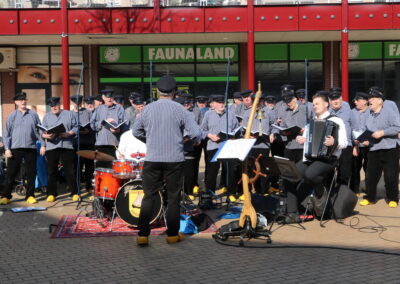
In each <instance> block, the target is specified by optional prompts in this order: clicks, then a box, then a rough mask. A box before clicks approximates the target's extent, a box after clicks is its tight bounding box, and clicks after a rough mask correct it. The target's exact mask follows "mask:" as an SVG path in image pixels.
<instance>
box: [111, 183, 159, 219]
mask: <svg viewBox="0 0 400 284" xmlns="http://www.w3.org/2000/svg"><path fill="white" fill-rule="evenodd" d="M143 196H144V193H143V185H142V181H141V180H140V179H135V180H131V181H128V182H127V183H125V184H124V185H123V186H122V187H121V189H120V190H119V192H118V195H117V198H116V199H115V208H116V211H117V214H118V216H119V217H120V218H121V219H122V220H124V221H125V222H126V223H127V224H129V225H132V226H137V225H138V221H139V215H140V209H141V207H142V199H143ZM162 200H163V199H162V195H161V192H158V194H157V196H156V198H155V200H154V203H153V211H152V213H151V219H150V224H152V223H153V222H155V221H156V220H157V219H158V218H159V217H160V215H161V212H162V206H163V201H162Z"/></svg>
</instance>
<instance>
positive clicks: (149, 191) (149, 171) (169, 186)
mask: <svg viewBox="0 0 400 284" xmlns="http://www.w3.org/2000/svg"><path fill="white" fill-rule="evenodd" d="M184 167H185V163H184V162H178V163H162V162H147V161H145V162H144V165H143V191H144V197H143V201H142V207H141V210H140V216H139V221H138V227H139V236H148V235H150V226H149V223H150V219H151V213H152V211H153V207H154V201H155V200H156V197H157V195H158V192H159V191H160V190H162V188H163V185H164V181H165V185H166V190H167V199H168V209H167V235H168V236H176V235H178V232H179V226H180V216H179V213H180V208H179V203H180V197H181V190H182V185H183V172H184Z"/></svg>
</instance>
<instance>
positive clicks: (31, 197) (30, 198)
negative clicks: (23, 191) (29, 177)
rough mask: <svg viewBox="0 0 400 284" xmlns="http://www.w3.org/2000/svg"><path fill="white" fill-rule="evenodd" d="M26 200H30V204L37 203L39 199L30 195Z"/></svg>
mask: <svg viewBox="0 0 400 284" xmlns="http://www.w3.org/2000/svg"><path fill="white" fill-rule="evenodd" d="M26 202H28V203H29V204H35V203H37V200H36V198H35V197H33V196H29V197H28V199H27V200H26Z"/></svg>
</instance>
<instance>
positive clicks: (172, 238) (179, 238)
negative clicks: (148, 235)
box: [166, 232, 185, 244]
mask: <svg viewBox="0 0 400 284" xmlns="http://www.w3.org/2000/svg"><path fill="white" fill-rule="evenodd" d="M184 239H185V235H184V234H183V233H181V232H179V233H178V235H177V236H168V237H167V238H166V241H167V243H168V244H175V243H178V242H181V241H183V240H184Z"/></svg>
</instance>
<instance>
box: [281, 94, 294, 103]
mask: <svg viewBox="0 0 400 284" xmlns="http://www.w3.org/2000/svg"><path fill="white" fill-rule="evenodd" d="M295 97H296V96H295V95H294V94H286V95H284V96H282V100H283V101H284V102H285V103H290V102H291V101H292V100H293V98H295Z"/></svg>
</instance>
